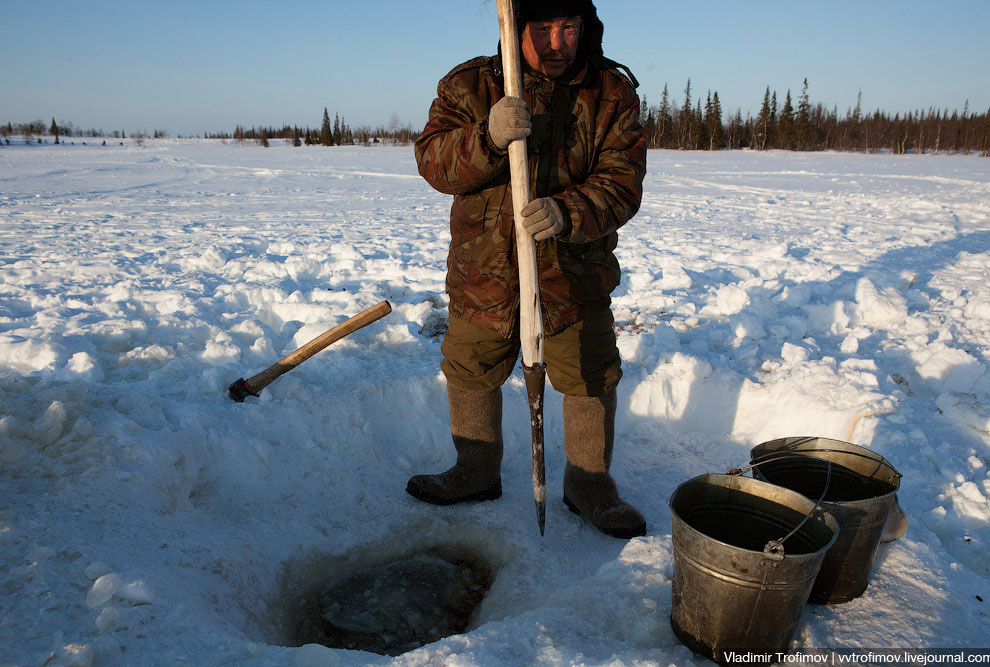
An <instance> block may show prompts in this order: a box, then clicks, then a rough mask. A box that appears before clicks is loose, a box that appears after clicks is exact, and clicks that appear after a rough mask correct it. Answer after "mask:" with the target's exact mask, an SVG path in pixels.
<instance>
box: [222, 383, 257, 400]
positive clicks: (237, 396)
mask: <svg viewBox="0 0 990 667" xmlns="http://www.w3.org/2000/svg"><path fill="white" fill-rule="evenodd" d="M227 395H228V396H230V397H231V398H232V399H234V400H235V401H237V402H238V403H243V402H244V399H245V398H247V397H248V396H255V397H257V396H258V392H256V391H255V390H254V389H252V388H251V385H249V384H248V383H247V380H245V379H244V378H239V379H238V380H237V382H235V383H234V384H232V385H230V386H229V387H228V388H227Z"/></svg>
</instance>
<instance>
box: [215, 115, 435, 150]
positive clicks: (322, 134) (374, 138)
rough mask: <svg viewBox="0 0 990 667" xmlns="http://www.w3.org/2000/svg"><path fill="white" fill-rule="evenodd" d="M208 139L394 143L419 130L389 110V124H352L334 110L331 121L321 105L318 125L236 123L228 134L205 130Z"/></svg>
mask: <svg viewBox="0 0 990 667" xmlns="http://www.w3.org/2000/svg"><path fill="white" fill-rule="evenodd" d="M204 136H205V137H206V138H208V139H224V140H226V139H233V140H234V141H248V140H251V141H256V142H257V143H258V144H260V145H261V146H268V141H269V139H284V140H286V141H288V142H290V143H291V144H292V145H293V146H302V145H303V144H305V145H307V146H355V145H360V146H370V145H371V144H378V143H394V144H399V145H402V146H405V145H408V144H409V143H410V142H412V141H413V140H415V139H416V137H417V136H419V133H418V132H417V131H415V130H414V129H413V127H412V126H411V125H409V124H403V123H402V122H401V121H400V120H399V117H398V115H396V114H394V113H393V114H392V118H391V120H390V121H389V124H388V125H387V126H386V125H379V126H378V127H375V128H372V127H370V126H366V125H365V126H361V127H357V128H352V127H351V126H350V125H348V124H347V121H345V120H344V118H343V117H342V116H341V115H340V114H339V113H335V114H334V119H333V123H331V122H330V113H329V111H328V110H327V108H326V107H324V108H323V120H322V122H321V123H320V127H319V128H318V129H314V128H311V127H309V126H307V127H299V126H298V125H288V124H283V125H282V126H281V127H275V126H267V127H265V126H263V127H250V128H246V127H243V126H242V125H236V126H235V127H234V131H233V133H232V134H229V133H226V132H207V133H205V134H204Z"/></svg>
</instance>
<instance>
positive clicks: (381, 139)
mask: <svg viewBox="0 0 990 667" xmlns="http://www.w3.org/2000/svg"><path fill="white" fill-rule="evenodd" d="M641 119H642V121H643V125H644V127H645V129H646V136H647V141H648V145H649V147H650V148H668V149H677V150H723V149H736V148H748V149H753V150H769V149H783V150H793V151H821V150H835V151H859V152H874V153H875V152H880V151H886V152H891V153H898V154H902V153H932V152H934V153H978V154H981V155H983V156H984V157H988V156H990V109H988V110H987V111H986V112H983V113H973V112H971V111H970V110H969V104H968V102H967V104H966V106H965V107H964V108H963V110H962V111H961V112H960V111H958V110H953V111H951V112H950V111H949V110H948V109H936V108H934V107H932V108H929V109H925V110H918V111H912V112H907V113H905V114H903V115H902V114H900V113H895V114H893V115H891V114H890V113H889V112H886V111H882V110H880V109H877V110H875V111H872V112H868V111H864V110H863V108H862V93H860V95H859V98H858V99H857V102H856V107H855V108H854V109H848V110H847V111H846V112H845V114H844V115H840V114H839V111H838V108H836V107H832V108H831V109H829V108H827V107H825V106H824V105H823V104H821V103H817V104H812V103H811V101H810V99H809V94H808V80H807V79H805V80H804V83H803V86H802V88H801V92H800V94H799V95H798V98H797V100H794V99H792V97H791V91H790V90H788V91H787V92H786V94H785V95H784V98H783V100H781V99H780V98H779V97H778V95H777V92H776V91H771V90H770V88H769V87H767V89H766V91H765V92H764V94H763V104H762V105H761V107H760V111H759V113H758V114H757V115H756V117H755V118H754V117H753V116H752V114H747V115H746V117H745V118H743V115H742V112H741V111H736V112H735V113H734V114H731V115H729V116H728V117H726V114H725V113H724V112H723V109H722V102H721V100H720V99H719V95H718V91H715V92H711V91H708V92H707V93H706V95H705V98H704V100H702V98H701V97H700V96H698V97H695V96H694V94H693V93H692V90H691V81H690V79H689V80H688V82H687V85H686V86H685V88H684V91H683V98H679V99H678V100H675V99H673V98H672V97H671V95H670V93H669V91H668V88H667V86H666V85H665V86H664V88H663V93H662V95H661V97H660V103H659V104H658V105H656V106H650V105H649V104H648V103H647V100H646V98H643V101H642V108H641ZM418 135H419V131H418V130H417V129H414V128H413V127H412V126H411V125H409V124H403V123H402V122H401V121H400V120H399V118H398V116H397V115H395V114H393V115H392V118H391V120H390V122H389V124H388V125H387V126H378V127H376V128H371V127H369V126H361V127H357V128H352V127H351V126H350V125H348V124H347V123H346V121H344V119H343V118H342V117H341V116H340V115H339V114H334V118H333V120H332V121H331V119H330V114H329V112H328V110H327V109H326V108H324V109H323V117H322V121H321V123H320V126H319V128H310V127H308V126H307V127H299V126H297V125H282V126H280V127H276V126H269V127H250V128H247V127H244V126H241V125H237V126H235V128H234V130H233V132H204V133H203V135H202V136H203V137H205V138H211V139H221V140H224V141H227V140H234V141H241V142H243V141H253V142H255V143H257V144H259V145H261V146H267V145H268V141H269V140H270V139H282V140H285V141H288V142H290V143H291V144H292V145H293V146H302V145H304V144H305V145H307V146H311V145H318V146H343V145H366V146H367V145H372V144H378V143H391V144H399V145H407V144H409V143H411V142H412V141H414V140H415V139H416V137H417V136H418ZM0 136H2V137H5V138H6V143H8V144H9V143H10V137H11V136H23V137H25V139H26V140H27V141H28V143H31V142H32V140H34V141H38V142H39V143H40V142H41V141H46V140H44V139H42V137H44V136H54V141H55V143H58V142H59V141H60V138H61V139H64V138H65V137H73V136H77V137H107V138H109V137H113V138H115V139H116V138H120V139H124V138H127V134H126V133H125V132H123V131H120V130H115V131H113V132H112V133H105V132H104V131H103V130H102V129H101V130H85V131H84V130H78V129H76V128H74V127H73V126H72V123H56V122H55V119H54V118H52V121H51V123H50V124H48V123H45V122H43V121H40V120H39V121H34V122H31V123H20V124H14V123H11V122H8V123H6V124H5V125H4V124H0ZM148 136H149V135H148V133H147V132H132V133H131V135H130V138H132V139H135V140H142V139H144V138H146V137H148ZM151 136H154V137H155V138H160V137H167V136H168V133H167V132H166V131H164V130H155V131H154V132H153V133H152V135H151Z"/></svg>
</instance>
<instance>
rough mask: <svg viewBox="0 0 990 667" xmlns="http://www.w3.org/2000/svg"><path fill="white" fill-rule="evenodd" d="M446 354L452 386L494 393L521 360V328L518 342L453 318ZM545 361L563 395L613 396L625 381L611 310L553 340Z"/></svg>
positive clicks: (443, 347) (445, 343) (547, 342)
mask: <svg viewBox="0 0 990 667" xmlns="http://www.w3.org/2000/svg"><path fill="white" fill-rule="evenodd" d="M440 350H441V352H442V353H443V361H442V362H441V364H440V368H441V370H442V371H443V374H444V375H445V376H446V377H447V381H448V382H450V383H451V384H455V385H457V386H459V387H462V388H464V389H473V390H476V391H489V390H491V389H494V388H496V387H500V386H501V385H502V384H503V383H504V382H505V381H506V380H507V379H509V376H510V375H511V374H512V369H513V368H514V367H515V365H516V359H518V357H519V350H520V345H519V328H518V326H517V327H516V331H515V332H514V336H513V337H512V338H503V337H502V336H500V335H499V334H498V332H497V331H494V330H493V329H488V328H485V327H480V326H477V325H474V324H469V323H468V322H466V321H464V320H461V319H459V318H456V317H451V318H450V325H449V326H448V328H447V333H446V335H445V336H444V339H443V345H441V347H440ZM543 357H544V361H545V362H546V365H547V377H548V378H549V379H550V384H552V385H553V388H554V389H556V390H557V391H559V392H560V393H562V394H568V395H571V396H601V395H603V394H607V393H609V392H610V391H612V390H613V389H615V387H616V385H618V384H619V378H621V377H622V367H621V360H620V358H619V349H618V347H617V346H616V342H615V320H614V319H613V318H612V311H611V310H609V309H607V308H606V309H605V310H602V311H600V312H598V313H596V314H594V315H592V316H590V317H588V318H585V319H583V320H581V321H579V322H575V323H574V324H572V325H570V326H569V327H567V328H565V329H564V330H562V331H560V332H559V333H557V334H554V335H552V336H547V338H546V340H545V341H544V344H543Z"/></svg>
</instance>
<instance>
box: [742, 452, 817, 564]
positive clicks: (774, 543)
mask: <svg viewBox="0 0 990 667" xmlns="http://www.w3.org/2000/svg"><path fill="white" fill-rule="evenodd" d="M805 451H810V450H805ZM818 451H821V450H818ZM790 453H792V452H788V453H787V454H779V455H777V456H768V457H767V458H765V459H761V460H760V463H767V462H769V461H774V460H777V459H783V458H787V457H788V454H790ZM825 462H826V463H828V473H826V476H825V488H824V489H822V495H821V496H819V498H818V500H816V501H815V505H814V507H812V508H811V511H810V512H808V513H807V514H806V515H805V517H804V518H803V519H801V522H800V523H798V525H796V526H794V528H793V529H792V530H791V532H789V533H787V535H784V536H783V537H781V538H780V539H777V540H770V541H769V542H767V543H766V546H764V547H763V555H765V556H766V557H767V558H769V559H770V560H784V542H786V541H787V540H789V539H790V538H791V537H792V536H793V535H794V534H795V533H796V532H798V531H799V530H801V527H802V526H803V525H804V524H806V523H808V519H810V518H811V517H812V516H814V514H815V511H816V510H819V509H822V502H824V500H825V496H826V495H828V487H829V485H830V484H831V483H832V462H831V461H829V460H827V459H826V461H825ZM757 465H759V464H750V465H747V466H743V467H741V468H733V469H732V470H729V471H728V472H727V473H726V474H727V475H742V474H743V473H745V472H746V471H747V470H752V469H753V468H755V467H756V466H757Z"/></svg>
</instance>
